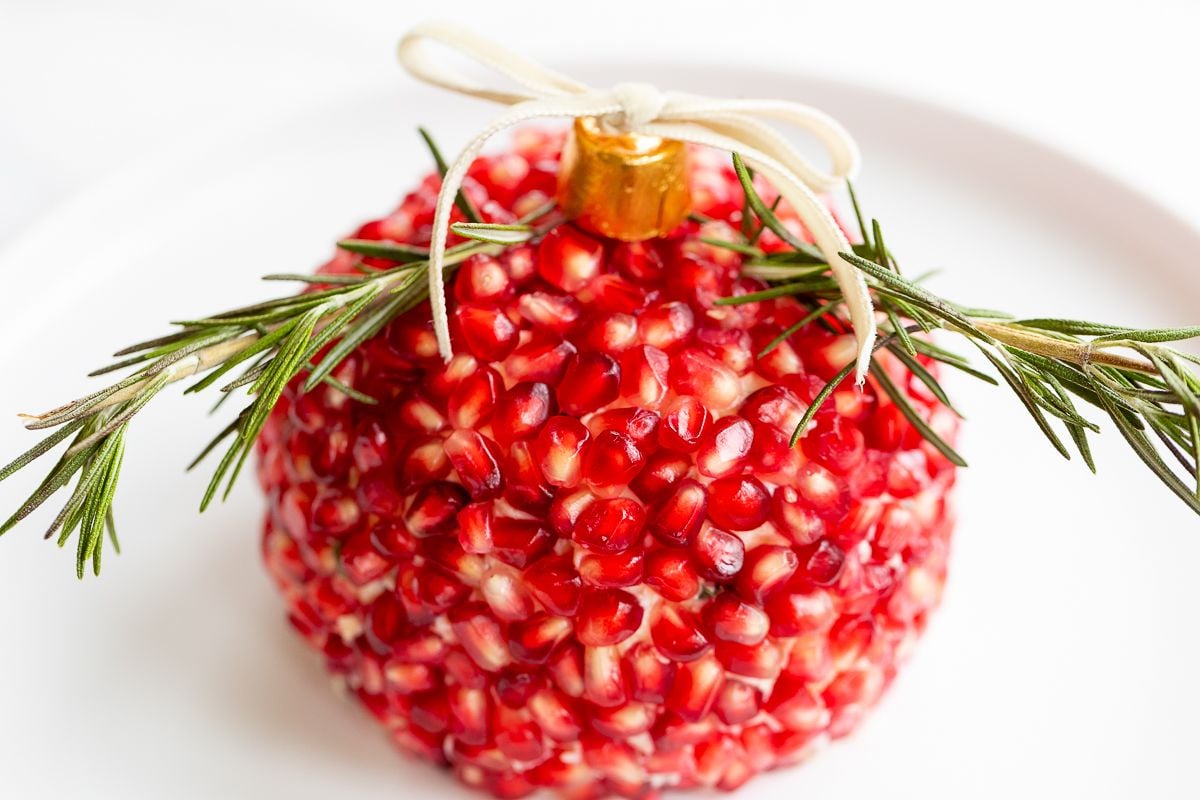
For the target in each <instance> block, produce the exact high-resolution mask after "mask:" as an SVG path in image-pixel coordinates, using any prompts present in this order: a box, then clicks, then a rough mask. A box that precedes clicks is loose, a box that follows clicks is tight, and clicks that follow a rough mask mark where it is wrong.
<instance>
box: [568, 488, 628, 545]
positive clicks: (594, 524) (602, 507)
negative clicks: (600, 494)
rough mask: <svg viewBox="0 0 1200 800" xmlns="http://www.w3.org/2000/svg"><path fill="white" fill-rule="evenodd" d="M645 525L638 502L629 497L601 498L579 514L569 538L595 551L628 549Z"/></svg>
mask: <svg viewBox="0 0 1200 800" xmlns="http://www.w3.org/2000/svg"><path fill="white" fill-rule="evenodd" d="M645 525H646V512H645V510H644V509H643V508H642V505H641V503H639V502H638V501H636V500H633V499H631V498H628V497H615V498H611V499H601V500H597V501H596V502H594V503H592V504H591V505H590V506H588V507H587V508H586V509H584V511H583V513H582V514H580V515H579V522H578V524H577V525H576V527H575V530H574V532H573V534H572V538H573V539H574V540H575V541H576V542H578V543H579V544H581V545H583V546H584V547H586V548H587V549H589V550H591V551H592V552H595V553H620V552H623V551H625V550H628V549H629V548H630V547H631V546H632V545H633V543H634V542H636V541H637V539H638V536H639V535H640V534H641V532H642V528H644V527H645Z"/></svg>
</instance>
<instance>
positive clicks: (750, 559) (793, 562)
mask: <svg viewBox="0 0 1200 800" xmlns="http://www.w3.org/2000/svg"><path fill="white" fill-rule="evenodd" d="M799 566H800V559H799V558H798V557H797V556H796V552H795V551H794V550H792V549H791V548H790V547H783V546H781V545H775V544H764V545H759V546H758V547H755V548H754V549H753V550H751V551H750V552H748V553H747V554H746V561H745V564H744V565H743V567H742V571H741V572H739V573H738V577H737V583H736V586H737V590H738V593H739V594H740V595H741V596H742V597H744V598H746V599H747V600H751V601H753V602H756V603H761V602H762V601H763V600H764V599H765V598H766V597H767V596H768V595H771V594H773V593H774V592H776V591H778V590H779V589H781V588H783V587H784V586H786V585H787V583H788V581H789V580H791V578H792V576H793V575H794V574H796V570H797V569H798V568H799Z"/></svg>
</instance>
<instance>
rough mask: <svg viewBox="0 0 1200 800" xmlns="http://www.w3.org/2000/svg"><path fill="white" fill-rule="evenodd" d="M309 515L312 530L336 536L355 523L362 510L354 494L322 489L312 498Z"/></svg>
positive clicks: (359, 517)
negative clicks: (310, 516)
mask: <svg viewBox="0 0 1200 800" xmlns="http://www.w3.org/2000/svg"><path fill="white" fill-rule="evenodd" d="M311 515H312V527H313V530H315V531H318V532H320V533H326V534H329V535H331V536H338V535H341V534H344V533H346V532H347V531H349V530H351V529H352V528H353V527H354V526H355V525H357V524H358V522H359V519H361V517H362V512H361V511H360V510H359V508H358V503H357V502H355V500H354V495H352V494H349V493H347V492H342V491H340V490H337V489H324V490H322V491H321V492H320V493H319V494H318V495H317V496H316V498H314V499H313V503H312V514H311Z"/></svg>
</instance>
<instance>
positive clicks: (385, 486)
mask: <svg viewBox="0 0 1200 800" xmlns="http://www.w3.org/2000/svg"><path fill="white" fill-rule="evenodd" d="M441 444H442V443H441V442H440V441H439V442H438V452H439V453H440V452H441V450H442V447H441ZM447 471H449V470H447ZM396 489H397V487H396V483H395V481H393V480H392V479H391V478H390V477H389V476H388V475H386V474H384V473H382V472H369V473H367V474H366V475H363V476H362V479H361V481H360V482H359V484H358V490H357V491H356V492H355V497H356V498H357V500H358V505H359V506H360V507H361V509H362V510H363V511H366V512H368V513H371V514H377V515H379V516H380V517H394V516H397V515H399V514H400V513H401V512H402V511H403V510H404V495H402V494H400V492H398V491H397V490H396Z"/></svg>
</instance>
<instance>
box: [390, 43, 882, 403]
mask: <svg viewBox="0 0 1200 800" xmlns="http://www.w3.org/2000/svg"><path fill="white" fill-rule="evenodd" d="M430 42H437V43H440V44H442V45H445V46H446V47H449V48H451V49H452V50H456V51H458V52H459V53H461V54H463V55H465V56H467V57H469V58H471V59H473V60H475V61H477V62H479V63H480V64H482V65H484V66H486V67H489V68H491V69H492V70H494V71H496V72H498V73H500V74H501V75H504V76H506V77H508V78H510V79H512V80H513V81H515V82H516V83H517V84H518V85H519V86H520V87H521V88H522V89H523V90H524V91H518V92H506V91H502V90H499V89H491V88H488V87H486V86H481V85H479V84H477V83H474V82H472V81H470V80H468V79H466V78H464V77H462V76H461V75H459V74H458V73H457V72H455V71H454V70H453V69H452V68H451V67H448V66H446V65H445V64H444V63H442V61H440V60H439V59H438V58H436V57H435V56H434V55H432V54H431V53H430V48H429V46H428V45H429V43H430ZM399 57H400V63H401V64H402V65H403V66H404V68H405V69H406V70H408V72H409V73H410V74H412V75H413V76H414V77H416V78H419V79H420V80H423V81H425V82H426V83H429V84H432V85H434V86H439V87H441V88H443V89H449V90H450V91H453V92H458V93H459V94H465V95H470V96H472V97H480V98H483V99H485V100H491V101H493V102H496V103H500V104H502V105H507V106H509V108H508V109H507V110H506V111H505V112H504V113H502V114H501V115H500V116H498V117H496V118H495V119H494V120H492V122H491V123H490V124H489V125H488V126H487V127H485V128H484V129H483V130H482V131H480V132H479V133H478V134H477V135H476V136H475V137H474V138H473V139H472V140H471V141H470V142H469V143H468V144H467V146H466V147H464V148H463V150H462V152H461V153H459V155H458V158H456V159H455V160H454V163H453V164H451V165H450V166H449V168H448V169H447V170H446V176H445V178H444V179H443V180H442V188H441V191H440V192H439V194H438V198H437V205H436V207H435V210H434V216H433V241H432V243H431V245H430V258H429V264H430V268H429V299H430V304H431V305H432V309H433V326H434V331H435V332H436V334H437V341H438V349H439V351H440V352H441V354H442V355H443V357H445V358H447V359H449V358H450V355H451V349H450V325H449V319H448V318H447V316H446V297H445V285H444V276H443V274H442V267H443V262H444V259H445V255H446V235H447V232H448V230H449V226H450V210H451V207H452V206H453V204H454V198H455V196H456V195H457V193H458V190H459V188H460V187H461V185H462V182H463V178H465V177H466V174H467V169H468V167H470V165H471V162H472V161H474V160H475V157H476V156H477V155H478V154H479V151H480V150H481V149H482V147H483V145H484V144H485V143H486V142H487V140H488V139H490V138H491V137H492V136H494V135H495V134H497V133H499V132H501V131H503V130H505V129H507V128H510V127H512V126H514V125H518V124H520V123H522V122H526V121H529V120H533V119H548V118H567V119H574V118H576V117H599V118H600V120H601V121H602V123H604V124H605V125H607V126H610V127H611V128H613V129H616V130H619V131H622V132H628V133H639V134H643V135H646V136H657V137H660V138H663V139H677V140H680V141H684V142H690V143H692V144H698V145H703V146H706V147H714V148H717V149H719V150H725V151H728V152H731V153H732V152H736V153H738V154H740V155H741V157H742V159H743V160H744V161H745V163H746V164H747V165H748V166H750V167H752V168H753V169H755V170H756V171H757V172H759V173H761V174H762V175H763V176H765V177H766V178H767V179H768V180H770V181H771V182H772V184H774V186H775V188H776V189H778V190H779V193H780V194H782V195H783V197H784V198H785V199H786V200H787V201H788V202H789V203H791V205H792V207H793V208H794V209H795V210H796V213H797V214H798V215H799V216H800V219H801V220H802V221H803V222H804V224H805V225H806V226H807V228H808V230H809V231H810V232H811V233H812V236H813V239H814V241H815V242H816V245H817V248H818V249H819V250H820V251H821V254H822V255H823V256H824V257H825V260H826V261H827V262H828V263H829V265H830V268H831V269H832V271H833V277H834V279H835V280H836V281H837V284H838V287H839V288H840V289H841V291H842V295H843V297H844V298H845V302H846V307H847V308H848V309H849V311H850V322H851V324H852V325H853V326H854V333H855V336H856V338H857V342H858V357H857V360H856V372H857V377H858V381H859V383H860V384H861V383H862V381H863V380H864V379H865V376H866V372H867V368H868V367H869V365H870V360H871V351H872V346H873V345H874V342H875V335H876V329H875V313H874V309H873V307H872V304H871V296H870V294H869V293H868V291H867V284H866V281H865V280H864V279H863V276H862V273H860V272H859V271H858V270H857V269H856V268H855V267H854V266H852V265H851V264H849V263H847V262H846V261H845V260H843V259H842V258H841V256H839V255H838V253H840V252H849V251H850V242H849V241H848V240H847V239H846V236H845V234H844V233H842V229H841V228H840V227H839V226H838V224H837V222H836V221H835V220H834V219H833V216H832V215H831V214H830V213H829V209H828V208H826V206H825V204H824V203H823V202H821V200H820V198H818V197H817V194H816V193H817V192H824V191H827V190H829V189H831V188H833V187H835V186H837V185H839V184H840V183H841V182H843V181H844V180H846V179H847V178H849V177H852V176H853V175H854V173H855V172H856V171H857V168H858V147H857V146H856V145H855V143H854V140H853V139H852V138H851V137H850V134H849V133H847V132H846V130H845V129H844V128H843V127H842V126H841V125H839V124H838V123H837V122H836V121H835V120H833V119H832V118H830V117H829V116H827V115H826V114H824V113H822V112H821V111H818V110H817V109H815V108H811V107H809V106H806V105H801V104H799V103H792V102H788V101H786V100H724V99H720V98H710V97H701V96H698V95H691V94H683V93H680V92H660V91H658V90H657V89H655V88H654V87H653V86H650V85H648V84H644V83H624V84H619V85H617V86H614V87H613V88H612V89H607V90H604V89H592V88H590V87H588V86H585V85H584V84H582V83H579V82H578V81H576V80H574V79H572V78H568V77H567V76H565V75H561V74H559V73H557V72H554V71H553V70H550V69H547V68H546V67H543V66H542V65H540V64H538V63H536V62H534V61H531V60H529V59H527V58H525V57H524V56H522V55H520V54H519V53H514V52H512V51H510V50H507V49H505V48H503V47H501V46H499V45H498V44H496V43H495V42H491V41H488V40H487V39H484V38H482V37H479V36H475V35H473V34H471V33H467V32H465V31H463V30H461V29H459V28H458V27H455V26H452V25H448V24H441V23H426V24H423V25H418V26H417V27H415V28H413V29H412V30H411V31H409V33H408V34H407V35H405V37H404V38H403V39H401V40H400V45H399ZM764 119H769V120H778V121H781V122H786V123H789V124H791V125H794V126H795V127H797V128H800V129H802V130H805V131H807V132H808V133H810V134H812V135H813V136H815V137H816V138H817V139H818V140H819V141H820V142H821V144H823V145H824V146H825V148H826V149H827V150H828V151H829V155H830V156H831V158H832V161H833V167H832V170H831V171H830V172H828V173H826V172H822V171H821V170H819V169H817V168H816V167H814V166H813V165H812V164H810V163H809V162H808V161H807V160H806V159H805V158H804V157H803V156H802V155H800V153H799V152H797V150H796V148H795V147H793V146H792V145H791V143H789V142H788V141H787V139H785V138H784V137H783V136H782V135H781V134H780V133H779V132H778V131H777V130H775V129H774V128H772V127H771V126H770V125H768V124H766V123H765V122H763V121H762V120H764Z"/></svg>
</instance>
